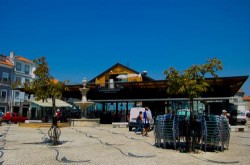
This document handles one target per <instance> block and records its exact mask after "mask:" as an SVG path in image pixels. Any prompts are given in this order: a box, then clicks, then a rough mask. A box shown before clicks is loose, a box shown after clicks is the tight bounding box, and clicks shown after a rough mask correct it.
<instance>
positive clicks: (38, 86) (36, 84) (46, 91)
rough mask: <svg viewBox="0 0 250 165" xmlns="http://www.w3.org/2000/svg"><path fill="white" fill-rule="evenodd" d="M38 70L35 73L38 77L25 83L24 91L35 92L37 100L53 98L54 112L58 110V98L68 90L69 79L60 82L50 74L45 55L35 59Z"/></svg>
mask: <svg viewBox="0 0 250 165" xmlns="http://www.w3.org/2000/svg"><path fill="white" fill-rule="evenodd" d="M34 63H35V64H36V70H35V71H34V74H35V75H36V79H35V80H34V81H33V82H27V83H24V84H23V88H24V91H28V92H29V93H33V94H34V95H35V99H36V100H43V101H46V100H47V99H48V98H51V99H52V114H53V113H55V111H56V98H60V97H61V96H62V92H63V91H64V90H66V89H67V88H66V83H67V82H68V81H64V82H59V81H58V80H56V79H54V77H52V76H51V75H50V74H49V66H48V63H47V61H46V58H45V57H40V58H38V59H36V60H34Z"/></svg>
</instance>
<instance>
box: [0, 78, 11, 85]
mask: <svg viewBox="0 0 250 165" xmlns="http://www.w3.org/2000/svg"><path fill="white" fill-rule="evenodd" d="M0 84H5V85H10V84H11V81H10V79H7V80H6V79H3V78H0Z"/></svg>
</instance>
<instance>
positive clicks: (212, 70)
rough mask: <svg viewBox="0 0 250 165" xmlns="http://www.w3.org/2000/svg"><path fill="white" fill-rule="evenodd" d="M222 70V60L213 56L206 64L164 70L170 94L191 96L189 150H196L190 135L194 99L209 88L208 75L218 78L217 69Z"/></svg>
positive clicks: (192, 122) (190, 132)
mask: <svg viewBox="0 0 250 165" xmlns="http://www.w3.org/2000/svg"><path fill="white" fill-rule="evenodd" d="M219 70H222V63H221V61H220V60H218V59H216V58H213V59H210V60H208V61H207V63H205V64H201V65H193V66H191V67H190V68H188V69H187V70H184V71H183V72H179V71H177V70H176V69H175V68H173V67H171V68H169V69H168V70H166V71H165V72H164V74H165V75H166V79H167V82H168V84H169V85H168V88H167V92H168V93H169V94H181V95H184V96H185V97H188V98H189V102H190V128H191V129H190V131H189V132H188V137H187V150H188V151H190V150H191V149H192V150H194V144H193V145H192V146H191V144H190V137H192V136H191V134H192V135H193V134H194V132H193V131H194V125H193V124H194V115H193V99H194V98H196V97H200V96H201V94H202V93H204V92H206V91H207V90H208V89H209V86H210V85H209V83H208V81H206V75H207V74H211V75H212V76H213V77H214V78H218V75H217V74H216V72H217V71H219Z"/></svg>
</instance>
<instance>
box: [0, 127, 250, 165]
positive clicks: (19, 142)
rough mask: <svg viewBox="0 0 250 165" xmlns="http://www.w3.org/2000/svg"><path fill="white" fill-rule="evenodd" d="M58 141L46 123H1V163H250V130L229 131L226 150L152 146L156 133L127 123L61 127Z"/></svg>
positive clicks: (14, 164)
mask: <svg viewBox="0 0 250 165" xmlns="http://www.w3.org/2000/svg"><path fill="white" fill-rule="evenodd" d="M61 132H62V133H61V136H60V142H61V143H62V144H61V145H58V146H52V145H51V144H50V143H48V141H49V137H48V128H39V129H37V128H24V127H19V126H18V125H16V124H12V125H3V126H0V164H6V165H19V164H25V165H29V164H31V165H40V164H53V165H57V164H72V165H75V164H83V165H85V164H93V165H99V164H100V165H101V164H102V165H103V164H111V165H113V164H114V165H117V164H126V165H127V164H128V165H130V164H131V165H132V164H136V165H138V164H148V165H151V164H152V165H154V164H157V165H163V164H164V165H165V164H171V165H172V164H182V165H183V164H192V165H196V164H197V165H200V164H246V165H247V164H250V131H246V132H231V139H230V147H229V150H225V151H224V152H221V151H219V152H202V151H201V152H199V153H180V152H179V151H175V150H173V149H163V148H157V147H155V146H154V135H153V132H152V131H151V132H150V133H149V137H144V136H141V135H139V134H135V133H134V132H129V131H128V128H112V125H101V126H100V127H67V128H61Z"/></svg>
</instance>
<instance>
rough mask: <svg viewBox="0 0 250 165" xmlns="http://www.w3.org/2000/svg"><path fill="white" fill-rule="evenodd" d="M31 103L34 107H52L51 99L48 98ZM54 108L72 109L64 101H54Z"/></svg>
mask: <svg viewBox="0 0 250 165" xmlns="http://www.w3.org/2000/svg"><path fill="white" fill-rule="evenodd" d="M30 102H31V103H34V104H36V105H39V106H41V107H52V99H51V98H49V99H47V100H44V101H42V100H39V101H36V100H31V101H30ZM56 107H72V105H70V104H68V103H67V102H65V101H62V100H60V99H56Z"/></svg>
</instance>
